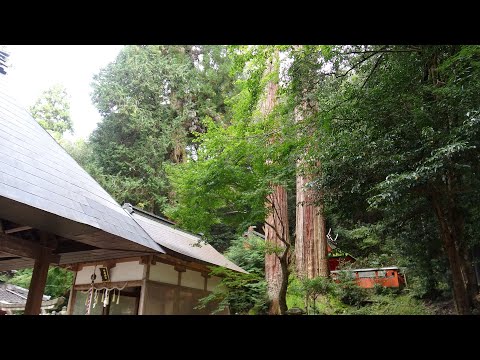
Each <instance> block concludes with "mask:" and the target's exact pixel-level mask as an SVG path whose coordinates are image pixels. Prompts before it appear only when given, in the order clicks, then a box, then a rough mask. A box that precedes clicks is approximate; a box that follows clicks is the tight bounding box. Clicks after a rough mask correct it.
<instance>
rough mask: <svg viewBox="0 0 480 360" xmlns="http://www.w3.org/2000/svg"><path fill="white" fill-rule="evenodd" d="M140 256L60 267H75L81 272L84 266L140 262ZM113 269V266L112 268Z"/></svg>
mask: <svg viewBox="0 0 480 360" xmlns="http://www.w3.org/2000/svg"><path fill="white" fill-rule="evenodd" d="M140 259H141V257H140V256H133V257H132V256H130V257H125V258H118V259H103V260H95V261H86V262H78V263H74V264H62V265H60V267H64V268H66V269H68V268H69V267H70V266H77V271H80V270H82V269H83V268H84V267H86V266H95V265H106V264H107V263H108V262H109V261H110V262H111V261H113V262H115V264H119V263H123V262H130V261H140ZM112 267H113V266H112Z"/></svg>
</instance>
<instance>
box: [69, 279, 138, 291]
mask: <svg viewBox="0 0 480 360" xmlns="http://www.w3.org/2000/svg"><path fill="white" fill-rule="evenodd" d="M125 283H127V287H135V286H142V283H143V281H142V280H132V281H115V282H101V283H95V285H94V286H93V287H94V288H95V289H100V288H103V287H106V288H109V289H113V288H114V287H117V288H118V287H123V286H124V285H125ZM91 287H92V284H82V285H75V290H88V289H90V288H91Z"/></svg>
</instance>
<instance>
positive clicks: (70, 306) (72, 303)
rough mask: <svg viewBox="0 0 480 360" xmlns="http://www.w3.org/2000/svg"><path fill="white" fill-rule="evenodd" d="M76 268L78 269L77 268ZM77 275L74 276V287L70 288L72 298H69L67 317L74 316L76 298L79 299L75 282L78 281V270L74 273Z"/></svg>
mask: <svg viewBox="0 0 480 360" xmlns="http://www.w3.org/2000/svg"><path fill="white" fill-rule="evenodd" d="M75 268H76V267H75ZM74 272H75V274H74V275H73V282H72V287H71V288H70V296H69V298H68V305H67V306H68V307H67V315H72V314H73V307H74V306H75V298H76V297H77V296H76V295H77V294H76V292H75V281H76V280H77V272H78V271H77V270H75V271H74Z"/></svg>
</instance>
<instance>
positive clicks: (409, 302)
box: [346, 293, 432, 315]
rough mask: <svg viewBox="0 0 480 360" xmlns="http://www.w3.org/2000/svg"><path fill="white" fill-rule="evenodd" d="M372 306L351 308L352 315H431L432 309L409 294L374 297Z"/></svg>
mask: <svg viewBox="0 0 480 360" xmlns="http://www.w3.org/2000/svg"><path fill="white" fill-rule="evenodd" d="M371 302H372V303H371V304H370V305H367V306H363V307H355V308H349V309H348V310H347V312H346V313H347V314H350V315H431V314H432V309H430V308H428V307H427V306H426V305H425V304H424V303H423V302H421V301H419V300H418V299H415V298H413V297H412V296H410V295H409V294H405V293H403V294H399V295H394V294H389V295H372V296H371Z"/></svg>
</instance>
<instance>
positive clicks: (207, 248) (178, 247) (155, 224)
mask: <svg viewBox="0 0 480 360" xmlns="http://www.w3.org/2000/svg"><path fill="white" fill-rule="evenodd" d="M123 207H124V208H125V209H126V210H127V211H128V212H130V214H131V216H132V217H133V218H134V219H135V221H136V222H137V223H138V224H139V225H140V226H141V227H142V228H143V229H145V231H146V232H147V233H148V234H149V235H150V236H151V237H152V239H153V240H155V241H156V242H157V243H159V244H160V245H161V246H162V247H164V248H166V249H167V250H168V249H170V250H172V251H175V252H177V253H180V254H183V255H186V256H189V257H191V258H193V259H197V260H201V261H204V262H206V263H209V264H212V265H218V266H223V267H226V268H228V269H231V270H235V271H238V272H243V273H246V271H245V270H243V269H242V268H241V267H239V266H238V265H236V264H234V263H233V262H231V261H230V260H228V259H227V258H226V257H225V256H223V255H222V254H220V253H219V252H218V251H217V250H215V248H214V247H213V246H212V245H209V244H206V243H204V242H200V240H201V239H200V237H198V236H195V235H193V234H190V233H188V232H185V231H182V230H180V229H177V228H175V227H173V226H172V225H170V224H168V223H167V222H165V221H162V220H160V219H158V218H155V215H153V214H152V215H153V216H149V215H146V214H145V212H143V211H138V210H136V209H135V208H133V207H132V206H131V205H130V204H124V205H123Z"/></svg>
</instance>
